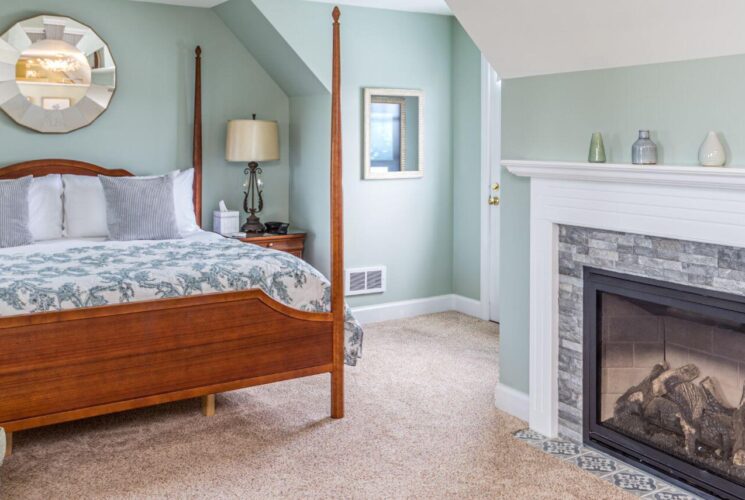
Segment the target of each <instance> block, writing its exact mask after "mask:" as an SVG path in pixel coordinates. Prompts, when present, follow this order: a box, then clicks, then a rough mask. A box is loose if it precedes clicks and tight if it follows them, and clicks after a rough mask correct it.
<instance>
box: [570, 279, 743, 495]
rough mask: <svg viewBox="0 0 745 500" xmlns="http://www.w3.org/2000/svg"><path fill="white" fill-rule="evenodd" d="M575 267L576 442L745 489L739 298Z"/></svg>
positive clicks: (716, 486)
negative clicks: (579, 316) (579, 287)
mask: <svg viewBox="0 0 745 500" xmlns="http://www.w3.org/2000/svg"><path fill="white" fill-rule="evenodd" d="M583 275H584V277H583V280H584V294H583V295H584V298H583V300H584V307H583V315H584V321H583V325H584V388H583V392H584V418H583V431H584V436H583V437H584V440H585V442H586V443H588V444H591V445H593V446H596V447H600V448H602V449H604V450H606V451H610V452H612V453H615V454H618V455H623V456H624V458H626V459H630V460H632V461H635V462H636V463H638V464H640V465H643V466H646V467H651V468H654V469H657V470H658V471H661V472H663V473H664V474H667V475H669V476H670V477H672V478H675V479H677V480H679V481H681V482H685V483H688V484H692V485H694V486H696V487H699V488H702V489H704V490H706V491H709V492H711V493H713V494H716V495H718V496H721V497H724V498H745V391H744V386H745V297H743V296H738V295H731V294H725V293H719V292H714V291H711V290H707V289H701V288H695V287H691V286H684V285H679V284H672V283H669V282H663V281H657V280H652V279H647V278H640V277H637V276H632V275H627V274H620V273H617V272H609V271H604V270H599V269H594V268H590V267H585V268H584V273H583Z"/></svg>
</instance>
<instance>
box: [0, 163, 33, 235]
mask: <svg viewBox="0 0 745 500" xmlns="http://www.w3.org/2000/svg"><path fill="white" fill-rule="evenodd" d="M33 180H34V178H33V177H31V176H28V177H23V178H22V179H15V180H12V181H0V248H9V247H20V246H22V245H30V244H31V243H33V242H34V237H33V235H32V234H31V230H30V229H29V224H28V221H29V213H28V193H29V190H30V189H31V183H32V182H33Z"/></svg>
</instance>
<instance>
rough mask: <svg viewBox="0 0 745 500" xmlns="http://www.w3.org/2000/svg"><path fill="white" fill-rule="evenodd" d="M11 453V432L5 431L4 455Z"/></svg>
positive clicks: (7, 455)
mask: <svg viewBox="0 0 745 500" xmlns="http://www.w3.org/2000/svg"><path fill="white" fill-rule="evenodd" d="M12 454H13V433H12V432H7V431H6V432H5V456H6V457H9V456H11V455H12Z"/></svg>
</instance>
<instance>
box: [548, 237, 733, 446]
mask: <svg viewBox="0 0 745 500" xmlns="http://www.w3.org/2000/svg"><path fill="white" fill-rule="evenodd" d="M585 266H590V267H596V268H599V269H607V270H612V271H617V272H621V273H627V274H632V275H636V276H644V277H647V278H654V279H659V280H662V281H668V282H672V283H680V284H684V285H690V286H697V287H701V288H707V289H711V290H719V291H725V292H730V293H736V294H740V295H745V249H743V248H733V247H725V246H721V245H712V244H706V243H695V242H689V241H679V240H671V239H666V238H657V237H650V236H643V235H635V234H625V233H617V232H612V231H604V230H596V229H587V228H579V227H572V226H560V228H559V432H560V434H561V435H562V436H564V437H567V438H570V439H574V440H577V441H581V440H582V380H583V373H582V344H583V330H582V307H583V300H582V297H583V286H584V283H583V269H584V267H585ZM603 308H604V309H603V315H604V320H605V321H604V324H603V340H604V347H605V348H604V352H603V361H604V362H605V363H604V364H605V370H604V373H603V386H602V387H601V391H602V393H603V398H602V400H601V404H602V409H603V415H602V416H603V417H608V416H610V414H609V413H608V412H609V411H610V412H612V404H613V402H615V399H616V398H617V397H618V395H620V394H622V393H623V392H625V390H626V389H628V388H629V387H630V386H631V385H633V384H635V383H637V382H639V381H640V380H641V378H643V377H644V375H645V372H646V373H648V372H649V369H650V368H651V367H652V366H653V365H654V364H655V363H658V362H660V361H662V359H663V342H662V339H663V335H664V336H665V337H664V338H666V340H667V343H666V344H664V345H665V354H666V356H667V359H668V362H670V363H671V364H685V363H689V362H690V363H696V364H697V365H698V366H699V368H701V370H702V374H703V376H707V375H708V376H712V377H713V378H715V379H716V380H717V381H719V382H720V386H721V388H722V390H723V392H724V393H725V395H726V396H727V398H728V399H730V402H732V403H736V402H738V401H737V400H738V399H739V395H738V394H739V393H741V391H742V386H743V383H745V340H744V339H745V335H743V334H740V333H739V332H734V331H731V330H726V329H722V328H715V327H710V326H709V327H707V326H702V325H701V324H699V323H695V322H690V321H685V320H683V319H679V318H673V317H661V316H656V315H654V314H652V313H651V312H649V311H648V310H646V309H644V308H641V307H638V306H637V305H635V304H633V303H631V302H629V301H626V300H623V299H621V298H617V297H611V296H608V297H607V298H606V300H605V301H604V302H603ZM608 408H610V410H608Z"/></svg>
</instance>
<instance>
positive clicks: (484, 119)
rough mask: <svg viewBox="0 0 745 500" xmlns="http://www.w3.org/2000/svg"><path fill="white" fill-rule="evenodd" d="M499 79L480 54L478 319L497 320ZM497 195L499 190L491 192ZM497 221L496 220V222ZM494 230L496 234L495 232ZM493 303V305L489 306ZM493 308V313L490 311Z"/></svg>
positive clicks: (499, 141) (500, 112)
mask: <svg viewBox="0 0 745 500" xmlns="http://www.w3.org/2000/svg"><path fill="white" fill-rule="evenodd" d="M501 88H502V85H501V80H500V79H499V76H498V75H497V73H496V71H495V70H494V68H492V66H491V64H489V61H487V60H486V58H485V57H484V56H483V55H482V56H481V189H480V191H479V193H480V195H481V200H482V202H481V319H484V320H494V321H497V322H499V297H500V290H499V241H500V234H499V232H500V231H499V224H498V223H497V224H495V223H494V222H495V221H494V217H497V218H498V217H499V207H492V206H490V205H489V203H488V199H489V197H490V196H492V189H491V184H492V182H500V172H501V156H502V155H501V146H502V144H501V137H502V116H501V115H502V110H501V106H502V92H501ZM494 194H495V195H497V196H499V193H494ZM496 222H498V219H497V221H496ZM495 233H496V234H495ZM492 305H493V306H494V307H492ZM493 311H495V312H493Z"/></svg>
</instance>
